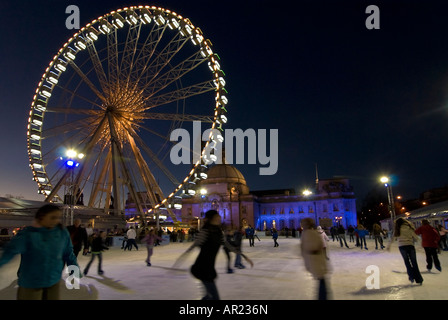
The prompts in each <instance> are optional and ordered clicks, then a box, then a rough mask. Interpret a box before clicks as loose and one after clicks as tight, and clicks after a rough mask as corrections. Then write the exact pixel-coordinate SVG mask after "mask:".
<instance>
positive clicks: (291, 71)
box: [0, 0, 448, 202]
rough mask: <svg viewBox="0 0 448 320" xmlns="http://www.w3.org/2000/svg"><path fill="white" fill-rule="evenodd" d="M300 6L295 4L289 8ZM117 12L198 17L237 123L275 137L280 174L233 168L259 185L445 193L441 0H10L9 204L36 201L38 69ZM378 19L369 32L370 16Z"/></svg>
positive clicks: (4, 30)
mask: <svg viewBox="0 0 448 320" xmlns="http://www.w3.org/2000/svg"><path fill="white" fill-rule="evenodd" d="M292 3H294V6H292ZM70 4H75V5H78V6H79V8H80V10H81V25H85V24H87V23H88V22H90V21H91V20H93V19H95V18H97V17H98V16H100V15H103V14H106V13H108V12H110V11H112V10H114V9H118V8H122V7H125V6H130V5H140V4H145V5H156V6H161V7H164V8H167V9H170V10H172V11H175V12H177V13H179V14H181V15H183V16H184V17H188V18H190V20H191V21H192V23H193V24H194V25H196V26H198V27H200V28H201V29H202V30H203V32H204V35H205V36H206V38H210V39H211V40H212V43H213V47H214V50H215V51H216V52H217V53H219V55H220V57H221V61H222V64H221V65H222V68H223V70H224V71H225V72H226V81H227V84H228V85H227V90H228V91H229V101H230V103H229V123H228V127H229V128H242V129H247V128H254V129H278V130H279V138H280V141H279V170H278V173H277V174H276V175H275V176H259V175H258V169H259V165H256V166H240V165H238V166H237V167H238V168H239V169H240V170H241V171H242V173H243V174H244V175H245V177H246V180H247V182H248V184H249V187H250V188H251V190H263V189H277V188H296V189H297V190H301V189H303V188H304V187H307V186H308V187H309V186H312V185H313V182H314V178H315V177H314V164H315V163H317V164H318V166H319V175H320V177H321V178H331V177H333V176H345V177H348V178H350V179H351V183H352V185H353V186H354V188H355V193H356V196H357V198H358V201H359V202H360V201H361V200H362V198H363V197H364V196H365V194H366V193H367V192H368V191H369V190H371V189H372V188H373V187H375V185H377V184H378V183H379V182H378V177H379V176H380V175H382V174H390V175H393V176H394V177H395V181H394V191H395V193H400V194H402V195H403V196H404V197H405V198H415V197H417V196H418V194H419V193H420V192H422V191H424V190H427V189H430V188H432V187H439V186H443V185H445V184H448V173H447V168H448V165H447V163H448V162H447V160H448V130H447V125H446V123H447V121H448V107H447V99H448V96H447V92H448V41H447V39H448V25H447V23H446V12H447V9H448V8H447V7H448V5H447V4H443V2H436V1H387V2H383V1H369V2H365V1H295V2H291V1H288V2H286V1H275V2H273V1H253V0H251V1H249V0H244V1H221V2H213V1H195V0H190V1H173V0H166V1H154V2H143V1H135V2H132V1H98V0H90V1H84V0H71V1H60V0H58V1H56V0H53V1H50V0H45V1H44V0H35V1H10V0H7V1H2V2H1V4H0V9H1V11H2V20H1V27H0V40H1V41H0V56H1V59H0V70H1V75H2V78H1V80H0V81H1V86H0V108H1V109H0V110H1V117H0V130H1V131H0V139H1V140H0V141H1V146H2V157H1V160H0V161H1V163H0V164H1V165H0V168H1V169H0V196H4V195H5V194H6V193H12V194H15V195H23V196H25V197H26V198H31V199H41V198H40V197H39V195H37V193H36V190H37V188H36V185H35V182H34V181H32V174H31V171H30V170H29V168H28V158H27V152H26V125H27V119H28V112H29V108H30V104H31V101H32V98H33V95H34V91H35V90H36V87H37V83H38V82H39V80H40V77H41V75H42V73H43V72H44V70H45V68H46V67H47V66H48V64H49V62H50V60H51V59H52V57H53V56H54V55H55V54H56V52H57V51H58V50H59V48H60V47H61V46H62V45H63V44H64V43H65V42H66V41H67V40H68V38H70V37H71V35H72V34H73V33H74V32H73V31H70V30H67V29H66V28H65V19H66V17H67V15H66V14H65V8H66V7H67V6H68V5H70ZM370 4H375V5H377V6H378V7H379V8H380V10H381V25H380V26H381V29H380V30H367V29H366V27H365V19H366V18H367V16H368V15H367V14H366V13H365V8H366V7H367V6H368V5H370Z"/></svg>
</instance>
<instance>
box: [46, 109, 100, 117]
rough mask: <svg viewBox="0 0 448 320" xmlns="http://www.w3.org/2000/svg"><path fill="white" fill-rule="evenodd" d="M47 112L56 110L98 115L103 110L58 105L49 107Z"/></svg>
mask: <svg viewBox="0 0 448 320" xmlns="http://www.w3.org/2000/svg"><path fill="white" fill-rule="evenodd" d="M46 112H54V113H65V114H85V115H89V116H98V115H100V114H103V113H104V111H102V110H93V109H75V108H58V107H49V108H47V111H46Z"/></svg>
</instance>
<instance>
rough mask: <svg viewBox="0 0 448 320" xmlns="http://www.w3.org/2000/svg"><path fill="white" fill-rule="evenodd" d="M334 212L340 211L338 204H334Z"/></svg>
mask: <svg viewBox="0 0 448 320" xmlns="http://www.w3.org/2000/svg"><path fill="white" fill-rule="evenodd" d="M333 211H339V207H338V204H337V203H335V204H333Z"/></svg>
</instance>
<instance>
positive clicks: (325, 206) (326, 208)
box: [322, 204, 328, 212]
mask: <svg viewBox="0 0 448 320" xmlns="http://www.w3.org/2000/svg"><path fill="white" fill-rule="evenodd" d="M322 208H323V211H324V212H328V206H327V205H326V204H323V205H322Z"/></svg>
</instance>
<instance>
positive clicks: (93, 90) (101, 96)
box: [70, 60, 106, 102]
mask: <svg viewBox="0 0 448 320" xmlns="http://www.w3.org/2000/svg"><path fill="white" fill-rule="evenodd" d="M70 65H71V66H72V68H73V69H74V70H75V71H76V73H77V74H78V75H79V77H80V78H81V79H82V80H83V81H84V82H85V83H86V84H87V86H88V87H89V88H90V90H92V92H93V93H95V94H96V96H97V97H98V98H100V99H101V101H103V102H104V101H106V99H105V98H104V95H103V94H102V93H101V92H100V91H99V90H98V89H97V87H96V86H95V85H94V84H93V83H92V81H90V80H89V78H88V77H87V76H86V75H85V74H84V72H82V70H81V69H80V68H79V67H78V65H77V64H76V63H75V62H74V61H73V60H70Z"/></svg>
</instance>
